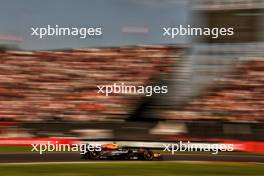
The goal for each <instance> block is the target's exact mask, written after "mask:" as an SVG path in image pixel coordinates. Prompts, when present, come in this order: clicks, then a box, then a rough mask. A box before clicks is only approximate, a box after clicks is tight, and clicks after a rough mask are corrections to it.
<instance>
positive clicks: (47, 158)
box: [0, 153, 264, 163]
mask: <svg viewBox="0 0 264 176" xmlns="http://www.w3.org/2000/svg"><path fill="white" fill-rule="evenodd" d="M162 160H166V161H219V162H256V163H264V155H239V154H228V155H221V154H218V155H212V154H177V155H170V154H164V155H162ZM162 160H161V161H162ZM92 161H93V160H92ZM100 161H109V162H111V161H112V160H98V162H100ZM34 162H38V163H39V162H91V160H84V159H81V157H80V155H79V154H77V153H49V154H43V155H40V154H38V153H17V154H14V153H12V154H10V153H2V154H0V163H34ZM93 162H94V161H93Z"/></svg>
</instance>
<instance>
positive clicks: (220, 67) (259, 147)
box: [0, 0, 264, 152]
mask: <svg viewBox="0 0 264 176" xmlns="http://www.w3.org/2000/svg"><path fill="white" fill-rule="evenodd" d="M62 5H63V7H62ZM263 8H264V2H263V0H245V1H243V0H240V1H238V0H222V1H214V0H197V1H195V0H193V1H184V0H179V1H178V0H175V1H173V0H152V1H151V0H149V1H147V0H142V1H136V0H135V1H134V0H126V1H121V0H109V1H106V0H99V1H82V0H80V1H76V2H75V1H74V2H73V1H67V0H66V1H63V2H62V1H60V0H55V1H45V2H44V1H18V0H11V1H6V0H2V1H1V7H0V42H1V53H0V127H1V128H0V144H1V145H17V144H16V141H18V142H17V143H19V144H20V145H21V142H19V140H20V139H34V138H49V137H57V138H64V139H65V138H67V139H68V138H74V139H79V140H88V139H101V140H136V141H178V140H185V141H188V140H189V141H199V142H221V143H225V142H229V143H230V142H231V143H232V142H233V143H240V144H245V145H243V147H242V148H241V147H240V148H239V149H236V150H240V151H249V152H263V151H264V145H263V142H264V52H263V51H264V42H263V39H264V33H263V29H264V26H263V24H264V23H263V22H264V11H263ZM48 24H50V25H55V24H59V25H61V26H89V25H98V26H102V28H103V32H104V35H103V37H100V38H91V39H77V38H67V37H50V38H46V39H43V40H41V39H38V38H34V37H32V36H30V32H31V31H30V27H45V26H46V25H48ZM180 24H182V25H186V24H191V25H193V26H199V27H210V28H213V27H219V28H221V27H226V28H229V27H233V28H234V31H235V34H234V36H224V37H219V38H217V39H212V38H208V37H188V36H179V37H176V38H175V39H168V38H163V36H162V27H164V26H171V27H173V26H178V25H180ZM122 82H124V83H125V84H129V85H167V86H168V94H166V95H163V94H162V95H158V94H156V95H153V96H151V97H146V96H144V95H137V94H113V95H110V96H104V95H102V94H97V91H98V89H97V87H96V86H97V85H108V84H110V85H111V84H113V83H122ZM6 139H8V140H6ZM1 141H2V142H1ZM8 141H9V142H8Z"/></svg>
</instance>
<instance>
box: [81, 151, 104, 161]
mask: <svg viewBox="0 0 264 176" xmlns="http://www.w3.org/2000/svg"><path fill="white" fill-rule="evenodd" d="M83 158H84V159H91V160H97V159H99V158H100V152H98V151H89V152H86V153H85V154H84V155H83Z"/></svg>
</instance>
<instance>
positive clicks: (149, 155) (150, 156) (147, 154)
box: [143, 150, 154, 161]
mask: <svg viewBox="0 0 264 176" xmlns="http://www.w3.org/2000/svg"><path fill="white" fill-rule="evenodd" d="M153 157H154V153H153V152H152V151H151V150H145V151H144V153H143V160H147V161H151V160H153Z"/></svg>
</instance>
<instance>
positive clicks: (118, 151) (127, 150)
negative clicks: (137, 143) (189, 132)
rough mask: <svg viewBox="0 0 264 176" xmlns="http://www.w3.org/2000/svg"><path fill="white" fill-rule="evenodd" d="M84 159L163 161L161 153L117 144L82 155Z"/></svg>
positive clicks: (107, 145) (103, 146) (105, 145)
mask: <svg viewBox="0 0 264 176" xmlns="http://www.w3.org/2000/svg"><path fill="white" fill-rule="evenodd" d="M81 155H82V158H83V159H91V160H98V159H121V160H130V159H135V160H136V159H138V160H148V161H150V160H158V159H161V155H160V153H154V152H153V151H151V150H150V149H144V148H131V147H120V146H119V145H117V144H104V145H102V147H101V151H95V150H94V151H89V150H87V151H86V152H85V153H83V154H81Z"/></svg>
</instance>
